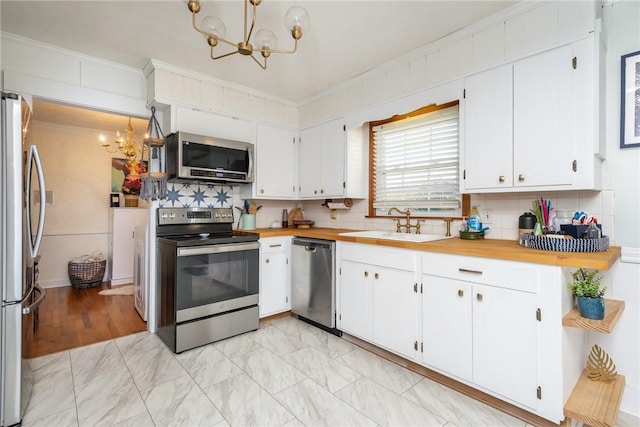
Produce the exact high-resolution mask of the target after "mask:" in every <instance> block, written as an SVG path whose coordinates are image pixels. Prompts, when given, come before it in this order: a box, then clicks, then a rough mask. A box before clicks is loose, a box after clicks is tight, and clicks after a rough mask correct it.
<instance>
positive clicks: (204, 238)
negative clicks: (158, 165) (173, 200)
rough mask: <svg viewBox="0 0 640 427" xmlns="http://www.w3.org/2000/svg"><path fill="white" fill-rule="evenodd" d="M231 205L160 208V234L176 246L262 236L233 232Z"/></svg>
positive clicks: (247, 239) (253, 239)
mask: <svg viewBox="0 0 640 427" xmlns="http://www.w3.org/2000/svg"><path fill="white" fill-rule="evenodd" d="M232 226H233V209H231V208H160V209H158V227H157V228H156V235H157V236H158V240H159V241H163V242H165V243H168V244H171V245H175V246H203V245H219V244H228V243H241V242H255V241H257V240H258V236H234V235H233V230H232Z"/></svg>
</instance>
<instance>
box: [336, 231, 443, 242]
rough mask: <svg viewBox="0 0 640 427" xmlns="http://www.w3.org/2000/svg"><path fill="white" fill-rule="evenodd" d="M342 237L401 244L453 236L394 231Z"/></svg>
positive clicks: (366, 232) (351, 234)
mask: <svg viewBox="0 0 640 427" xmlns="http://www.w3.org/2000/svg"><path fill="white" fill-rule="evenodd" d="M340 236H351V237H368V238H370V239H386V240H397V241H400V242H433V241H434V240H444V239H451V238H452V237H453V236H441V235H439V234H411V233H395V232H393V231H379V230H369V231H350V232H347V233H340Z"/></svg>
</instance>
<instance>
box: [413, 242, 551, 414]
mask: <svg viewBox="0 0 640 427" xmlns="http://www.w3.org/2000/svg"><path fill="white" fill-rule="evenodd" d="M422 270H423V273H429V274H423V288H424V293H423V306H422V310H423V311H422V312H423V317H422V319H423V325H422V333H423V343H422V344H423V363H424V364H425V365H427V366H429V367H431V368H434V369H437V370H440V371H443V372H445V373H448V374H451V375H453V376H455V377H458V378H460V379H462V380H465V381H468V382H470V383H473V384H475V385H476V386H479V387H481V388H483V389H485V390H488V391H490V392H492V393H494V394H496V395H498V396H502V397H504V398H507V399H509V400H511V401H513V402H517V403H519V404H521V405H524V406H525V407H527V408H532V409H536V408H537V387H538V370H539V365H538V340H539V339H542V338H543V336H542V334H540V333H539V326H538V324H539V321H538V320H537V318H538V314H537V309H538V305H537V303H538V296H537V285H538V280H537V277H538V275H537V267H536V266H534V265H529V264H522V263H514V262H511V261H497V260H482V259H480V260H479V259H477V258H469V257H462V256H453V255H440V254H424V255H423V265H422Z"/></svg>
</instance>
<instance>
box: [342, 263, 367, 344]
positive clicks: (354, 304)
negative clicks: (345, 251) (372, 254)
mask: <svg viewBox="0 0 640 427" xmlns="http://www.w3.org/2000/svg"><path fill="white" fill-rule="evenodd" d="M372 275H373V267H372V266H370V265H367V264H361V263H358V262H351V261H342V262H341V264H340V316H339V318H338V323H339V329H341V330H342V331H344V332H347V333H349V334H351V335H355V336H357V337H360V338H362V339H365V340H369V341H370V340H371V339H372V337H373V331H372V324H371V279H370V278H371V277H372Z"/></svg>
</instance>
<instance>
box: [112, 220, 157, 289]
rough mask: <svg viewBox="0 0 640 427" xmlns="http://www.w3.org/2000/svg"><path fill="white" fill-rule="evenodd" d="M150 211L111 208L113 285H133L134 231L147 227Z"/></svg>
mask: <svg viewBox="0 0 640 427" xmlns="http://www.w3.org/2000/svg"><path fill="white" fill-rule="evenodd" d="M147 218H148V211H147V209H142V208H111V215H110V217H109V233H110V235H109V237H110V242H109V243H110V245H109V260H110V271H109V272H110V280H111V285H123V284H127V283H133V262H134V246H135V244H134V230H135V229H136V227H139V226H145V225H146V223H147Z"/></svg>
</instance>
